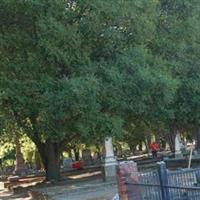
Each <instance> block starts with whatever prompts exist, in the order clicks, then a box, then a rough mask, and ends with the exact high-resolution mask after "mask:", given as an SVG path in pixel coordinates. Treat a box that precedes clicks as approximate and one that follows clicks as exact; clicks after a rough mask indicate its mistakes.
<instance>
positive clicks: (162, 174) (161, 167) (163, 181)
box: [157, 161, 170, 200]
mask: <svg viewBox="0 0 200 200" xmlns="http://www.w3.org/2000/svg"><path fill="white" fill-rule="evenodd" d="M157 164H158V174H159V181H160V187H161V194H162V200H170V197H169V188H167V187H166V186H168V177H167V168H166V164H165V162H163V161H162V162H158V163H157Z"/></svg>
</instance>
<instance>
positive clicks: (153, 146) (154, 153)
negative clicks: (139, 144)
mask: <svg viewBox="0 0 200 200" xmlns="http://www.w3.org/2000/svg"><path fill="white" fill-rule="evenodd" d="M150 148H151V152H152V156H153V158H157V152H158V143H156V142H153V143H152V144H151V145H150Z"/></svg>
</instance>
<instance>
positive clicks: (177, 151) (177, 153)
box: [175, 132, 182, 158]
mask: <svg viewBox="0 0 200 200" xmlns="http://www.w3.org/2000/svg"><path fill="white" fill-rule="evenodd" d="M181 148H182V142H181V136H180V133H179V132H177V134H176V137H175V157H176V158H180V157H182V153H181Z"/></svg>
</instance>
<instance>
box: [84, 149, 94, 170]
mask: <svg viewBox="0 0 200 200" xmlns="http://www.w3.org/2000/svg"><path fill="white" fill-rule="evenodd" d="M82 159H83V162H84V165H85V166H88V165H92V164H93V159H92V155H91V150H90V149H84V150H83V151H82Z"/></svg>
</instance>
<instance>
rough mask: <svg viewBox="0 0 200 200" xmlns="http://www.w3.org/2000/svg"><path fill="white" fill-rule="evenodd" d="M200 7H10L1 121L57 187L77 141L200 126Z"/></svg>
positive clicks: (140, 3) (112, 1)
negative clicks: (26, 141)
mask: <svg viewBox="0 0 200 200" xmlns="http://www.w3.org/2000/svg"><path fill="white" fill-rule="evenodd" d="M199 6H200V3H198V1H195V2H191V1H189V0H182V1H176V3H173V1H170V0H160V1H159V0H151V1H149V0H135V1H132V0H127V1H121V0H109V1H106V0H76V1H66V0H57V1H54V0H28V1H27V0H18V1H15V0H2V1H1V8H2V11H1V12H0V17H1V22H0V25H1V32H0V43H1V47H0V53H1V60H0V117H1V118H3V119H4V120H3V121H5V120H6V121H7V122H11V123H14V124H16V125H17V126H18V127H19V128H21V129H23V131H24V132H25V133H26V134H27V135H28V137H30V138H31V139H32V140H33V142H34V143H35V144H36V146H37V148H38V150H39V152H40V154H41V158H42V160H43V163H44V166H45V169H46V172H47V178H48V179H50V180H51V179H58V178H59V170H58V169H59V156H60V154H61V152H62V150H63V149H64V148H65V145H66V144H67V143H69V142H71V141H72V140H76V139H80V138H84V139H88V140H91V141H92V140H95V139H96V138H103V137H105V136H106V135H120V134H122V133H123V129H125V130H126V129H128V127H129V125H130V123H134V124H142V123H144V124H146V125H148V124H150V125H151V126H159V124H162V125H163V123H164V124H166V125H167V126H169V125H170V123H172V122H174V121H177V120H179V122H180V123H181V122H186V123H185V124H188V123H189V122H190V120H192V121H195V122H196V121H199V112H198V109H199V88H200V87H199V81H198V80H199V76H200V71H199V66H198V65H199V58H198V51H199V50H198V49H199V45H198V42H197V41H198V39H199V35H198V29H199V25H198V19H199V12H198V11H199ZM191 13H192V15H190V14H191ZM185 79H187V81H185ZM190 113H191V114H190ZM179 116H181V117H179ZM185 117H186V118H187V119H186V120H185ZM138 122H139V123H138ZM3 124H5V123H2V130H3ZM185 124H184V126H185ZM146 125H145V126H146ZM56 169H57V170H56Z"/></svg>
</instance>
